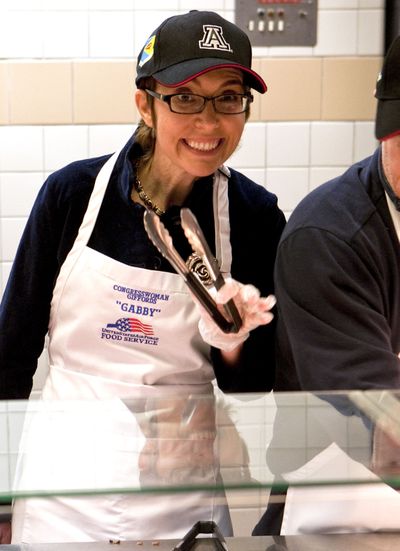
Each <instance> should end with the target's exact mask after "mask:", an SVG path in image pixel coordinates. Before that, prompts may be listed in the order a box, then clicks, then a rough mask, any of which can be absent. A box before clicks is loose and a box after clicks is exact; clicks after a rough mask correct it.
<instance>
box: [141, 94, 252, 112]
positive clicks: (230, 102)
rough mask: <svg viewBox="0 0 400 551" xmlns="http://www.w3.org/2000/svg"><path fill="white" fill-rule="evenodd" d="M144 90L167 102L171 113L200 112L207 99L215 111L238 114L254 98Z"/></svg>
mask: <svg viewBox="0 0 400 551" xmlns="http://www.w3.org/2000/svg"><path fill="white" fill-rule="evenodd" d="M146 92H147V93H148V94H149V95H150V96H153V98H157V99H159V100H161V101H165V103H168V105H169V108H170V110H171V111H172V112H173V113H179V114H181V115H193V114H195V113H201V112H202V111H203V110H204V108H205V106H206V103H207V101H211V102H212V104H213V106H214V109H215V111H216V112H217V113H223V114H224V115H239V114H240V113H244V112H245V111H247V110H248V108H249V107H250V103H251V102H252V101H253V100H254V98H253V96H252V95H251V94H222V95H220V96H213V97H207V96H199V95H198V94H187V93H183V94H168V95H165V94H159V93H158V92H154V90H148V89H147V88H146Z"/></svg>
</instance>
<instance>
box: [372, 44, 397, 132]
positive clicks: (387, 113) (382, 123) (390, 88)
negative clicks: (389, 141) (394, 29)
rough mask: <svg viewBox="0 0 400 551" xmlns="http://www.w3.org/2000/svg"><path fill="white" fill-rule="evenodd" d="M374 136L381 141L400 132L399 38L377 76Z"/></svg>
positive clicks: (391, 47)
mask: <svg viewBox="0 0 400 551" xmlns="http://www.w3.org/2000/svg"><path fill="white" fill-rule="evenodd" d="M375 97H376V98H377V100H378V105H377V111H376V119H375V136H376V137H377V139H378V140H383V139H385V138H388V137H390V136H391V135H393V134H398V133H399V132H400V36H398V37H397V38H395V39H394V41H393V42H392V44H391V45H390V48H389V50H388V52H387V54H386V56H385V60H384V62H383V67H382V70H381V72H380V73H379V75H378V80H377V83H376V90H375Z"/></svg>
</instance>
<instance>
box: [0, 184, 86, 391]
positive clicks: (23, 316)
mask: <svg viewBox="0 0 400 551" xmlns="http://www.w3.org/2000/svg"><path fill="white" fill-rule="evenodd" d="M61 184H62V182H61V181H60V182H58V181H57V178H56V176H51V177H50V178H49V179H48V180H47V181H46V182H45V184H44V185H43V186H42V188H41V190H40V192H39V194H38V196H37V198H36V201H35V203H34V206H33V208H32V211H31V214H30V216H29V218H28V221H27V224H26V226H25V229H24V232H23V235H22V238H21V241H20V244H19V247H18V249H17V253H16V256H15V260H14V263H13V267H12V270H11V274H10V277H9V279H8V282H7V286H6V289H5V292H4V295H3V299H2V302H1V305H0V399H13V398H17V399H25V398H27V397H28V396H29V393H30V391H31V388H32V377H33V375H34V373H35V371H36V368H37V360H38V357H39V356H40V354H41V352H42V350H43V346H44V339H45V336H46V333H47V329H48V322H49V312H50V302H51V298H52V292H53V286H54V283H55V280H56V277H57V275H58V271H59V268H60V266H61V264H62V262H63V260H64V258H65V256H66V254H67V252H68V250H69V249H70V247H71V245H72V243H73V240H74V238H75V235H76V232H77V228H78V227H79V219H81V216H82V215H83V212H84V208H85V201H80V202H76V204H77V205H78V210H79V211H81V212H79V213H77V212H72V211H71V207H70V205H71V201H70V200H69V199H70V197H67V196H66V194H65V193H64V194H63V193H60V185H61ZM86 204H87V203H86ZM75 211H76V207H75ZM70 219H73V220H72V223H70V222H71V220H70Z"/></svg>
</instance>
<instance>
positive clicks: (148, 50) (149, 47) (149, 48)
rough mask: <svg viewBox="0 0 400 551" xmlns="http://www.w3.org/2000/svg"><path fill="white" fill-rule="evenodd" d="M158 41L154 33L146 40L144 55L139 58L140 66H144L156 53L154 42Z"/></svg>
mask: <svg viewBox="0 0 400 551" xmlns="http://www.w3.org/2000/svg"><path fill="white" fill-rule="evenodd" d="M155 42H156V35H155V34H153V36H151V37H150V38H149V39H148V41H147V42H146V45H145V47H144V48H143V51H142V55H141V56H140V60H139V67H143V65H144V64H145V63H147V62H148V61H149V60H150V59H151V58H152V57H153V55H154V44H155Z"/></svg>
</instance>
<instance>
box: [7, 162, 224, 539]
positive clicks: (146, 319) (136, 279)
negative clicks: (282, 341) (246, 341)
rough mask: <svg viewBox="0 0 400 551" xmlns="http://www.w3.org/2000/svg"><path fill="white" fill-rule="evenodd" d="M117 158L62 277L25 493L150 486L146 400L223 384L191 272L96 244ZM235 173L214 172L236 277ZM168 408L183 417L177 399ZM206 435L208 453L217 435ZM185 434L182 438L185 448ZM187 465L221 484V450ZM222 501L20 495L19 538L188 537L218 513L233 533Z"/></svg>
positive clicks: (19, 484)
mask: <svg viewBox="0 0 400 551" xmlns="http://www.w3.org/2000/svg"><path fill="white" fill-rule="evenodd" d="M117 157H118V153H117V154H115V155H113V156H112V157H111V158H110V159H109V161H107V163H106V164H105V165H104V166H103V168H102V169H101V171H100V173H99V175H98V177H97V179H96V183H95V186H94V190H93V192H92V195H91V197H90V201H89V204H88V208H87V211H86V213H85V216H84V219H83V221H82V224H81V227H80V229H79V233H78V236H77V238H76V241H75V243H74V245H73V247H72V249H71V251H70V253H69V254H68V256H67V258H66V260H65V262H64V264H63V265H62V267H61V270H60V274H59V276H58V279H57V282H56V285H55V289H54V293H53V299H52V304H51V313H50V324H49V364H50V368H49V374H48V377H47V379H46V382H45V385H44V388H43V393H42V401H41V402H39V404H38V403H36V404H32V406H31V408H32V410H33V415H28V416H27V421H29V422H27V429H26V431H25V434H24V436H23V439H22V444H21V457H20V460H19V465H18V468H17V476H16V485H15V488H16V490H20V491H26V490H29V489H32V490H33V491H34V490H35V489H44V490H49V491H50V492H51V491H53V490H54V488H62V489H64V490H65V489H66V490H68V489H71V490H73V489H76V488H82V487H83V488H96V487H97V488H99V489H104V488H109V489H111V490H112V489H114V490H115V489H123V488H132V487H133V488H135V487H140V477H141V474H143V473H141V467H140V466H141V465H142V471H143V463H146V453H147V452H146V450H148V448H149V447H151V446H153V445H156V444H155V441H151V439H150V440H149V434H147V428H148V427H147V428H146V423H143V419H145V418H146V417H145V415H144V414H143V412H145V411H146V410H147V409H148V405H147V404H146V401H150V402H151V401H152V400H153V401H154V400H155V401H154V403H155V404H156V403H157V402H156V400H158V399H160V397H163V396H165V397H166V398H168V396H174V395H175V394H174V391H175V392H176V395H175V396H180V397H181V398H182V399H183V402H182V403H186V397H187V396H189V395H193V394H197V395H206V394H208V395H212V392H213V391H212V388H213V386H212V380H213V378H214V372H213V369H212V366H211V364H210V361H209V346H208V345H206V344H205V343H204V342H203V341H202V339H201V337H200V335H199V332H198V329H197V324H198V320H199V316H198V313H197V310H196V307H195V305H194V303H193V300H192V299H191V297H190V295H189V293H188V290H187V288H186V285H185V283H184V281H183V280H182V278H181V277H180V276H179V275H177V274H175V273H165V272H158V271H153V270H146V269H141V268H136V267H131V266H128V265H125V264H123V263H121V262H118V261H116V260H113V259H111V258H109V257H107V256H105V255H103V254H101V253H99V252H97V251H94V250H93V249H90V248H89V247H88V246H87V243H88V240H89V238H90V236H91V233H92V231H93V228H94V225H95V222H96V218H97V215H98V212H99V209H100V207H101V204H102V200H103V197H104V193H105V191H106V188H107V185H108V181H109V178H110V175H111V172H112V170H113V167H114V165H115V162H116V159H117ZM225 170H226V169H223V172H221V171H218V172H217V173H216V174H215V176H214V192H213V206H214V219H215V235H216V256H217V258H218V260H219V262H220V264H221V267H222V271H223V272H225V273H229V272H230V267H231V249H230V241H229V213H228V193H227V174H226V172H225ZM110 231H112V228H110ZM171 334H173V335H176V338H174V339H171ZM135 396H136V397H140V398H143V405H142V411H141V412H140V413H139V414H138V415H136V414H135V413H133V412H132V411H131V410H130V409H129V407H127V405H126V403H124V401H123V399H124V398H125V399H128V398H132V397H133V398H134V397H135ZM176 403H178V400H177V402H176ZM177 407H178V409H179V406H177ZM170 410H172V412H173V413H175V414H177V415H178V414H179V411H178V412H176V411H175V412H174V411H173V410H174V406H171V408H170ZM211 410H212V408H211V409H210V412H209V413H210V417H209V418H210V419H211V414H212V413H213V412H212V411H211ZM143 415H144V416H143ZM192 417H193V416H192ZM200 417H201V415H200ZM203 417H204V415H203ZM194 419H196V416H194ZM200 424H201V421H200ZM192 428H193V427H192ZM192 432H193V431H192ZM194 433H196V427H194ZM199 434H200V436H199V439H200V440H201V439H205V440H206V444H205V445H206V447H208V452H209V447H210V439H211V437H212V434H213V431H212V430H207V431H206V432H205V434H206V436H204V431H203V433H201V431H199ZM214 437H215V434H214ZM174 438H175V437H174ZM191 438H192V439H193V436H192V437H191ZM182 439H183V443H182V441H179V442H178V446H182V445H187V439H186V437H185V436H184V437H182ZM182 439H181V440H182ZM185 439H186V440H185ZM176 440H177V438H175V440H174V441H175V444H174V446H175V447H174V448H173V450H172V459H174V457H175V456H174V453H175V455H177V456H179V457H180V459H179V461H182V453H181V451H179V452H176V446H177V443H176ZM167 444H168V442H167ZM192 445H193V442H192ZM166 449H170V450H171V448H168V446H167V448H166ZM180 449H181V448H180ZM174 450H175V452H174ZM164 453H165V450H164ZM143 454H144V455H143ZM205 455H206V456H207V453H206V454H205ZM143 457H145V459H144V460H143ZM189 471H190V472H191V473H192V474H194V481H193V482H194V483H195V484H199V483H200V484H202V483H204V484H207V486H208V487H209V486H210V484H213V483H215V482H216V481H218V480H219V469H218V462H217V460H216V459H215V458H214V462H213V464H212V465H211V464H209V463H208V464H207V465H203V466H202V468H201V469H200V471H199V469H196V467H195V466H194V465H193V464H191V465H190V468H189ZM199 473H200V474H199ZM199 477H200V478H199ZM189 478H190V477H189ZM222 497H223V494H222ZM220 498H221V493H220V492H217V491H215V492H192V493H180V494H172V495H164V494H159V495H150V494H145V493H143V494H140V495H135V494H132V493H129V492H128V493H119V494H115V493H110V494H106V495H98V496H96V497H94V496H89V497H65V498H63V497H56V498H51V499H40V498H32V499H28V500H25V499H17V500H16V501H15V503H14V509H13V540H12V541H13V543H21V542H27V543H35V542H73V541H101V540H103V541H108V540H110V539H112V540H127V539H131V540H133V539H153V538H180V537H181V536H182V535H183V534H185V533H186V532H187V530H189V529H190V528H191V527H192V526H193V524H194V523H195V522H197V521H198V520H211V519H212V520H214V521H215V522H217V524H218V525H219V526H220V529H221V530H222V531H223V532H224V533H225V534H226V535H230V534H231V525H230V519H229V514H228V512H227V507H226V504H225V503H224V499H222V505H221V499H220Z"/></svg>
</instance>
